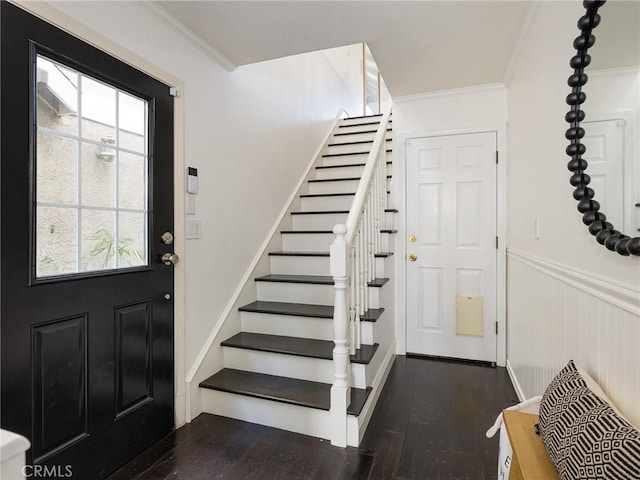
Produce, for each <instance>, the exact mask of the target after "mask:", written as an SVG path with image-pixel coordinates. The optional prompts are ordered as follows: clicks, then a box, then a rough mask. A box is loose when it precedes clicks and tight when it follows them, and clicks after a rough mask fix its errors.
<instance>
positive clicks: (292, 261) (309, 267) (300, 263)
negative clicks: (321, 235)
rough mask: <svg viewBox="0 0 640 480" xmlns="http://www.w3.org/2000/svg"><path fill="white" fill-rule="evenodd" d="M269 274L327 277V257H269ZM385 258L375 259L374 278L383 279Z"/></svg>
mask: <svg viewBox="0 0 640 480" xmlns="http://www.w3.org/2000/svg"><path fill="white" fill-rule="evenodd" d="M269 259H270V261H271V270H270V271H271V273H276V274H284V275H329V274H330V272H329V257H309V256H300V257H298V256H291V255H286V256H285V255H271V256H270V257H269ZM385 264H386V262H385V257H376V276H378V277H385V276H386V275H385Z"/></svg>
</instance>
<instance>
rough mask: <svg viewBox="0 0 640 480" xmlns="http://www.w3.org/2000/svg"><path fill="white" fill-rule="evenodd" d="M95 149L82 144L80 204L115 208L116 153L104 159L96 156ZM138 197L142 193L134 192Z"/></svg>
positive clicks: (95, 147) (90, 144)
mask: <svg viewBox="0 0 640 480" xmlns="http://www.w3.org/2000/svg"><path fill="white" fill-rule="evenodd" d="M97 148H99V147H97V146H96V145H95V144H92V143H84V142H83V143H82V157H81V159H80V171H81V174H80V179H81V181H80V188H81V191H82V195H81V202H80V203H81V204H82V206H85V207H110V208H113V207H115V206H116V198H115V197H116V195H115V193H116V185H115V179H116V165H117V162H116V153H115V150H112V152H113V153H112V155H111V156H109V157H106V159H105V158H104V155H102V156H101V155H100V154H97V153H96V152H97ZM136 193H138V194H140V195H142V194H143V192H136Z"/></svg>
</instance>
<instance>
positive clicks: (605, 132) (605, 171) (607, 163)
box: [582, 119, 632, 231]
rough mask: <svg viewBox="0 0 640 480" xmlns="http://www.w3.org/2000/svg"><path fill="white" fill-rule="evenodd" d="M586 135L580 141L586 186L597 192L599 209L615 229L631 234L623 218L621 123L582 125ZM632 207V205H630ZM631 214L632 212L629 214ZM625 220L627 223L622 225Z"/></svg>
mask: <svg viewBox="0 0 640 480" xmlns="http://www.w3.org/2000/svg"><path fill="white" fill-rule="evenodd" d="M583 126H584V129H585V131H586V135H585V136H584V138H583V139H582V143H584V145H585V147H587V151H586V153H585V155H584V159H585V160H586V161H587V162H589V168H588V169H587V173H588V174H589V176H590V177H591V183H590V184H589V186H590V187H591V188H593V189H594V190H595V192H596V196H595V199H596V200H597V201H598V202H600V210H601V211H602V212H603V213H604V214H605V215H606V216H607V220H608V221H609V222H611V223H612V224H613V225H614V226H615V227H616V228H617V229H620V230H622V231H631V230H632V229H631V228H627V224H628V225H629V226H630V222H629V219H627V218H625V217H626V216H625V215H624V188H622V185H624V179H623V171H624V120H623V119H615V120H603V121H595V122H584V123H583ZM629 204H631V202H629ZM629 213H631V211H629ZM625 220H627V222H626V224H625Z"/></svg>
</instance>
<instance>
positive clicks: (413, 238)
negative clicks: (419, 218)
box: [409, 235, 418, 243]
mask: <svg viewBox="0 0 640 480" xmlns="http://www.w3.org/2000/svg"><path fill="white" fill-rule="evenodd" d="M416 240H418V237H416V236H415V235H409V241H410V242H411V243H415V242H416Z"/></svg>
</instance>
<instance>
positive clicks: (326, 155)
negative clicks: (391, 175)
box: [322, 148, 393, 157]
mask: <svg viewBox="0 0 640 480" xmlns="http://www.w3.org/2000/svg"><path fill="white" fill-rule="evenodd" d="M391 152H393V150H392V149H390V148H388V149H387V150H386V153H391ZM348 155H369V152H348V153H325V154H324V155H322V156H323V157H346V156H348Z"/></svg>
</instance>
